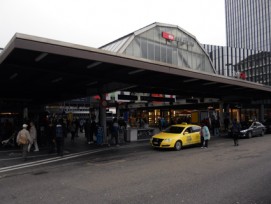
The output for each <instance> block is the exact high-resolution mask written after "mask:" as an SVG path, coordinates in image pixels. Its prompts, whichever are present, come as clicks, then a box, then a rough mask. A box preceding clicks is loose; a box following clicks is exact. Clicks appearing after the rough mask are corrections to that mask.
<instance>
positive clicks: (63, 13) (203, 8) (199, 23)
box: [0, 0, 226, 48]
mask: <svg viewBox="0 0 271 204" xmlns="http://www.w3.org/2000/svg"><path fill="white" fill-rule="evenodd" d="M0 19H1V20H0V22H1V23H0V31H1V32H0V48H3V47H5V46H6V44H7V43H8V42H9V41H10V39H11V38H12V37H13V35H14V34H15V33H16V32H18V33H24V34H29V35H35V36H39V37H45V38H50V39H54V40H60V41H64V42H69V43H74V44H80V45H85V46H89V47H94V48H98V47H100V46H102V45H104V44H107V43H109V42H111V41H113V40H115V39H117V38H120V37H122V36H124V35H126V34H129V33H131V32H133V31H136V30H138V29H140V28H142V27H145V26H147V25H149V24H151V23H154V22H160V23H167V24H173V25H178V26H179V27H181V28H183V29H185V30H186V31H188V32H190V33H191V34H193V35H194V36H196V38H197V39H198V41H199V42H200V43H204V44H212V45H225V44H226V37H225V36H226V35H225V33H226V31H225V8H224V0H171V1H164V0H137V1H130V0H96V1H93V0H76V1H75V0H0Z"/></svg>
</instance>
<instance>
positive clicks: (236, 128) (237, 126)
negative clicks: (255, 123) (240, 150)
mask: <svg viewBox="0 0 271 204" xmlns="http://www.w3.org/2000/svg"><path fill="white" fill-rule="evenodd" d="M240 131H241V125H240V123H238V122H237V120H236V119H234V120H233V122H232V127H231V132H232V137H233V142H234V146H238V145H239V141H238V140H239V134H240Z"/></svg>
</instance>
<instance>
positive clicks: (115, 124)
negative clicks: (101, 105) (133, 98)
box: [111, 118, 119, 145]
mask: <svg viewBox="0 0 271 204" xmlns="http://www.w3.org/2000/svg"><path fill="white" fill-rule="evenodd" d="M113 139H115V144H116V145H119V124H118V120H117V118H114V120H113V125H112V132H111V141H113Z"/></svg>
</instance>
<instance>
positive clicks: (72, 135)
mask: <svg viewBox="0 0 271 204" xmlns="http://www.w3.org/2000/svg"><path fill="white" fill-rule="evenodd" d="M70 131H71V141H72V142H74V138H75V137H76V122H75V121H73V122H72V123H71V126H70Z"/></svg>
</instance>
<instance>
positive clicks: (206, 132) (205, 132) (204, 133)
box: [201, 123, 211, 148]
mask: <svg viewBox="0 0 271 204" xmlns="http://www.w3.org/2000/svg"><path fill="white" fill-rule="evenodd" d="M201 136H202V137H203V140H204V141H203V145H202V147H201V148H208V143H209V140H210V139H211V134H210V131H209V128H208V127H207V125H206V124H205V123H203V124H202V127H201Z"/></svg>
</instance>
